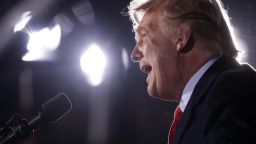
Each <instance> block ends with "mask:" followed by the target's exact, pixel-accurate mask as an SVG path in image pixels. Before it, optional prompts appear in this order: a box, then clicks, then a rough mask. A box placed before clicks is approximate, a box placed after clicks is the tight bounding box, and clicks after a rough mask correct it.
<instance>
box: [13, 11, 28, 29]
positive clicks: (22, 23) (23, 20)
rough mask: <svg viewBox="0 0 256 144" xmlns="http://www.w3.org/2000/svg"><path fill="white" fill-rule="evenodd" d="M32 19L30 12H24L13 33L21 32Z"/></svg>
mask: <svg viewBox="0 0 256 144" xmlns="http://www.w3.org/2000/svg"><path fill="white" fill-rule="evenodd" d="M31 19H32V16H31V12H30V11H28V12H24V13H23V14H22V16H21V18H20V21H19V22H17V24H16V25H15V26H14V30H13V31H14V32H17V31H21V30H22V29H23V28H24V27H25V26H26V25H27V23H28V22H29V21H30V20H31Z"/></svg>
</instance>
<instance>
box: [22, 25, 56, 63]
mask: <svg viewBox="0 0 256 144" xmlns="http://www.w3.org/2000/svg"><path fill="white" fill-rule="evenodd" d="M60 39H61V28H60V26H59V25H58V24H57V25H56V26H54V27H53V28H52V29H49V28H43V29H42V30H40V31H38V32H32V33H29V41H28V44H27V49H28V51H29V52H28V53H27V54H26V55H25V56H24V57H23V58H22V59H23V60H24V61H37V60H44V59H45V60H47V59H48V58H49V57H48V56H50V55H51V53H52V52H53V51H55V50H56V49H57V48H58V46H59V44H60Z"/></svg>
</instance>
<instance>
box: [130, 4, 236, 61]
mask: <svg viewBox="0 0 256 144" xmlns="http://www.w3.org/2000/svg"><path fill="white" fill-rule="evenodd" d="M128 9H129V11H128V14H129V16H130V19H131V20H132V22H133V25H134V27H135V28H136V26H137V25H138V23H139V22H140V21H141V19H142V17H143V15H144V14H145V13H146V12H154V11H161V12H163V14H164V15H165V16H166V18H167V19H166V20H167V22H168V21H173V20H179V22H182V23H185V24H188V25H189V26H190V27H191V30H192V32H193V34H194V37H195V39H197V40H199V41H200V42H201V43H202V44H203V47H204V49H206V50H209V51H213V52H215V53H216V55H219V56H220V55H221V56H225V57H233V58H235V57H236V56H237V52H238V51H237V50H236V48H235V44H234V42H233V39H234V34H233V31H232V30H233V29H232V26H231V23H230V20H229V17H228V15H227V12H226V10H225V9H224V7H223V4H222V2H221V1H220V0H133V1H131V2H130V5H129V6H128Z"/></svg>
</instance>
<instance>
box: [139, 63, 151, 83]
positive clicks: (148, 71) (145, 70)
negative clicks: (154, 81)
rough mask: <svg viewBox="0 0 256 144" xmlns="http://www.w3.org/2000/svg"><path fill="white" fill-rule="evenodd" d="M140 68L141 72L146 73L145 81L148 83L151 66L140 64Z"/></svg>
mask: <svg viewBox="0 0 256 144" xmlns="http://www.w3.org/2000/svg"><path fill="white" fill-rule="evenodd" d="M140 69H141V71H142V72H143V73H146V74H148V77H147V79H146V82H147V83H149V75H150V72H151V70H152V67H151V66H150V65H143V66H141V68H140Z"/></svg>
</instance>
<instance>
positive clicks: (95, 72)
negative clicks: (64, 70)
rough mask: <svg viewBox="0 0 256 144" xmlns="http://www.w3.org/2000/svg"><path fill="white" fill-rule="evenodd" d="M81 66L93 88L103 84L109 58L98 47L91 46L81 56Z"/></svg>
mask: <svg viewBox="0 0 256 144" xmlns="http://www.w3.org/2000/svg"><path fill="white" fill-rule="evenodd" d="M80 65H81V69H82V71H83V72H84V74H85V75H86V76H87V78H88V81H89V83H90V84H91V85H92V86H98V85H100V84H101V82H102V79H103V73H104V70H105V67H106V65H107V58H106V56H105V55H104V53H103V51H102V50H101V48H100V47H99V46H98V45H96V44H91V46H90V47H89V48H88V49H87V51H86V52H85V53H84V54H83V55H82V56H81V59H80Z"/></svg>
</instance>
